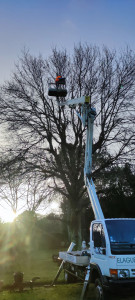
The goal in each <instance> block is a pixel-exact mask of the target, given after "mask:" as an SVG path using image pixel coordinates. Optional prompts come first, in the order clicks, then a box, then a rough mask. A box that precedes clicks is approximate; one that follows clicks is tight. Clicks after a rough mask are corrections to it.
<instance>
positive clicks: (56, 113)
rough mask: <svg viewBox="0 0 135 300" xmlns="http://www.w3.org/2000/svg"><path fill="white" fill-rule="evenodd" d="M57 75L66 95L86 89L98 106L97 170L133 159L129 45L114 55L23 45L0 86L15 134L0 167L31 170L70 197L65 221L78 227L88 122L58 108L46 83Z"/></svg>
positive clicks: (2, 110)
mask: <svg viewBox="0 0 135 300" xmlns="http://www.w3.org/2000/svg"><path fill="white" fill-rule="evenodd" d="M57 75H62V76H64V77H65V78H66V81H67V90H68V95H67V98H68V99H69V98H76V97H80V96H82V95H89V96H91V103H92V105H94V106H95V107H96V110H97V117H96V120H95V132H94V142H93V154H94V155H95V158H96V157H101V158H102V159H98V160H95V162H94V170H93V174H94V176H96V174H99V172H101V171H102V170H104V169H107V168H108V167H109V166H111V165H113V164H114V163H115V162H116V161H119V162H121V164H123V162H124V163H125V161H126V162H129V161H132V159H134V154H135V150H134V142H135V129H134V128H135V127H134V126H133V125H134V122H135V121H134V109H135V99H134V89H135V84H134V83H135V55H134V53H133V51H131V50H130V49H129V48H127V49H125V50H124V51H122V52H121V53H119V54H117V53H116V51H114V50H109V49H108V48H107V47H103V49H102V50H100V49H99V48H98V47H96V46H91V45H81V44H79V45H77V46H75V47H74V51H73V54H72V56H71V55H68V53H67V51H66V50H62V51H61V50H57V49H56V48H54V49H53V50H52V53H51V55H50V56H49V57H48V58H46V59H44V58H43V57H42V56H39V57H33V56H32V55H31V54H30V53H29V51H24V52H23V54H22V57H21V58H20V60H19V62H18V63H17V64H16V69H15V72H14V74H13V76H12V79H11V80H10V81H8V82H6V83H5V85H4V86H3V87H2V89H1V97H0V120H1V123H4V124H6V125H8V130H9V131H10V132H11V134H12V136H14V142H13V144H10V149H8V151H7V153H6V154H7V155H8V156H6V157H5V164H4V163H3V162H2V166H3V168H4V167H5V168H6V167H7V160H8V165H10V164H12V165H14V167H15V166H17V167H18V166H19V172H23V173H27V172H31V173H32V172H33V171H34V172H35V171H36V172H37V174H38V176H39V177H40V180H46V182H47V187H48V188H49V189H51V190H53V191H55V195H54V197H57V195H58V194H61V195H62V197H64V199H68V201H69V202H68V203H69V211H70V213H69V215H70V222H71V224H76V231H78V230H79V218H78V221H76V220H77V217H78V216H80V213H81V210H82V208H83V206H84V205H86V204H85V203H87V194H86V190H85V187H84V182H83V165H84V146H85V129H84V128H82V125H81V121H80V119H79V118H78V117H77V115H76V112H75V110H74V109H73V108H67V107H66V106H65V107H60V106H59V101H56V99H53V98H50V97H48V94H47V90H48V86H47V83H48V81H49V80H51V81H52V80H55V78H56V76H57ZM49 78H50V79H49ZM61 100H62V99H61ZM77 110H78V111H80V106H78V108H77ZM7 157H8V159H7ZM97 162H98V163H97ZM76 234H78V233H77V232H76Z"/></svg>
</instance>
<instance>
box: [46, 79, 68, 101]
mask: <svg viewBox="0 0 135 300" xmlns="http://www.w3.org/2000/svg"><path fill="white" fill-rule="evenodd" d="M66 95H67V89H66V80H65V78H64V77H61V76H57V77H56V80H55V83H49V88H48V96H54V97H56V98H59V97H66Z"/></svg>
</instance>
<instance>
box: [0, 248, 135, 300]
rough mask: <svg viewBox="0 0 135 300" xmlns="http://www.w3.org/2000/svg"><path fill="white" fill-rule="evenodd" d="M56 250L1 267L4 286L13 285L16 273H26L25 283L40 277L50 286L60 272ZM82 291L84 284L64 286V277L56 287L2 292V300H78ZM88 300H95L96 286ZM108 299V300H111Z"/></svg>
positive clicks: (92, 287)
mask: <svg viewBox="0 0 135 300" xmlns="http://www.w3.org/2000/svg"><path fill="white" fill-rule="evenodd" d="M57 251H58V250H57V249H56V251H54V250H42V251H36V252H33V253H30V254H29V255H25V256H24V257H21V258H19V257H18V259H16V261H14V262H12V263H11V262H10V263H9V262H8V263H6V264H5V265H3V266H1V273H0V280H4V286H5V287H6V286H7V285H8V284H12V283H13V273H14V272H16V271H22V272H24V281H29V280H30V279H32V278H33V277H35V276H39V277H40V281H44V282H46V284H49V283H51V282H52V280H53V279H54V277H55V275H56V272H57V270H58V265H57V263H54V262H53V261H52V254H54V253H57ZM81 291H82V284H80V283H75V284H64V276H63V274H61V277H60V278H59V280H58V284H57V285H55V286H54V287H50V288H47V287H43V286H42V287H38V288H37V287H34V288H33V290H30V289H28V288H27V289H24V291H23V292H19V291H17V290H16V291H14V292H13V291H12V292H11V291H9V290H4V291H1V292H0V299H1V300H50V299H51V300H69V299H70V300H78V299H79V298H80V295H81ZM87 299H88V300H94V299H95V296H94V285H93V284H92V285H91V287H90V289H89V294H88V297H87ZM110 299H115V300H117V299H120V300H122V299H126V300H135V296H133V297H129V296H125V298H124V297H116V296H115V297H114V298H113V297H112V298H110ZM110 299H108V300H110Z"/></svg>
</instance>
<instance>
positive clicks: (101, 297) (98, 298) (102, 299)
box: [95, 278, 108, 300]
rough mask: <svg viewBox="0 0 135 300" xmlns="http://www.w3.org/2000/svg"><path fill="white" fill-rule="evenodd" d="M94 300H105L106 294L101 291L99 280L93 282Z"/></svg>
mask: <svg viewBox="0 0 135 300" xmlns="http://www.w3.org/2000/svg"><path fill="white" fill-rule="evenodd" d="M95 288H96V300H107V299H108V297H107V296H108V295H107V292H106V291H105V290H104V289H103V287H102V283H101V280H100V278H97V279H96V280H95Z"/></svg>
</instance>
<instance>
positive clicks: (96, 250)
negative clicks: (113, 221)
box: [92, 223, 107, 273]
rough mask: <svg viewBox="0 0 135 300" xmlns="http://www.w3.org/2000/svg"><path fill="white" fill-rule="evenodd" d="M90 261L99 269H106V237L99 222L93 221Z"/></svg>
mask: <svg viewBox="0 0 135 300" xmlns="http://www.w3.org/2000/svg"><path fill="white" fill-rule="evenodd" d="M92 244H93V247H92V261H93V262H94V263H96V264H97V265H98V266H99V267H100V269H101V270H102V271H103V273H104V271H105V269H106V263H105V262H106V259H107V257H106V239H105V234H104V228H103V225H102V224H101V223H94V224H93V226H92Z"/></svg>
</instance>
